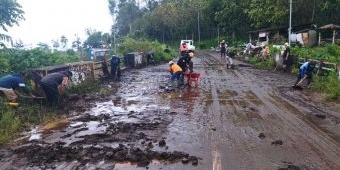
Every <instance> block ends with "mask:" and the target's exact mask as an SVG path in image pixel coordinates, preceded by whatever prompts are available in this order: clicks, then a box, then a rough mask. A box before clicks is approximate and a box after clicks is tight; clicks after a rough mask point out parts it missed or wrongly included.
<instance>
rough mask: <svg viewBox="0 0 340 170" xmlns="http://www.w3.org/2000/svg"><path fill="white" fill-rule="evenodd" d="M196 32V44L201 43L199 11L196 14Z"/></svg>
mask: <svg viewBox="0 0 340 170" xmlns="http://www.w3.org/2000/svg"><path fill="white" fill-rule="evenodd" d="M197 32H198V42H201V31H200V11H199V9H198V12H197Z"/></svg>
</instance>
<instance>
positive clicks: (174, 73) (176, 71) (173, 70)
mask: <svg viewBox="0 0 340 170" xmlns="http://www.w3.org/2000/svg"><path fill="white" fill-rule="evenodd" d="M169 72H170V74H171V77H170V82H171V83H173V82H174V81H175V79H177V80H180V79H181V75H182V74H183V70H182V68H181V67H180V66H179V65H177V64H176V63H174V62H173V61H169Z"/></svg>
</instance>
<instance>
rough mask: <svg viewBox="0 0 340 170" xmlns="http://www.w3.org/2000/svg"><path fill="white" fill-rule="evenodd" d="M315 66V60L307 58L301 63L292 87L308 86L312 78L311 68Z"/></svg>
mask: <svg viewBox="0 0 340 170" xmlns="http://www.w3.org/2000/svg"><path fill="white" fill-rule="evenodd" d="M314 68H315V62H314V61H312V60H309V61H307V62H305V63H303V64H302V65H301V67H300V69H299V74H298V77H297V80H296V82H295V83H294V85H293V86H292V88H294V89H303V88H308V87H309V85H310V83H311V82H312V79H313V69H314ZM305 80H307V84H306V85H305V86H302V84H303V82H304V81H305Z"/></svg>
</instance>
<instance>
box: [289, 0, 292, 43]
mask: <svg viewBox="0 0 340 170" xmlns="http://www.w3.org/2000/svg"><path fill="white" fill-rule="evenodd" d="M291 33H292V0H289V28H288V44H289V46H290V35H291Z"/></svg>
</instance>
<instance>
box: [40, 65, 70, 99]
mask: <svg viewBox="0 0 340 170" xmlns="http://www.w3.org/2000/svg"><path fill="white" fill-rule="evenodd" d="M71 77H72V72H71V71H61V72H55V73H51V74H47V75H46V76H45V77H43V78H42V79H41V81H40V83H39V85H40V87H41V88H42V89H43V91H44V92H45V95H46V98H47V102H49V104H52V105H53V104H58V103H59V102H60V100H61V95H63V94H64V92H65V87H66V85H68V83H69V81H70V80H71Z"/></svg>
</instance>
